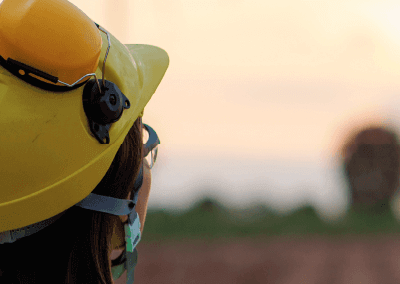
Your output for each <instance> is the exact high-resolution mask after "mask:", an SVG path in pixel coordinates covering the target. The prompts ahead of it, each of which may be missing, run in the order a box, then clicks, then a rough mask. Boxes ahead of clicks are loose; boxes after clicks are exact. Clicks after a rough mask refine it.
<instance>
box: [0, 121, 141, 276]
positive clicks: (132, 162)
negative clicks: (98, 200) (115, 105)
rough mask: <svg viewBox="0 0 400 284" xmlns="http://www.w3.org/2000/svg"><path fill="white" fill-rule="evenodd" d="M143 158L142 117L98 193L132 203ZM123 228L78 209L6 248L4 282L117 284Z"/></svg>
mask: <svg viewBox="0 0 400 284" xmlns="http://www.w3.org/2000/svg"><path fill="white" fill-rule="evenodd" d="M142 159H143V140H142V136H141V118H140V117H139V118H138V119H137V120H136V121H135V123H134V124H133V126H132V127H131V129H130V130H129V132H128V134H127V136H126V138H125V140H124V142H123V143H122V144H121V146H120V148H119V150H118V152H117V154H116V156H115V158H114V160H113V162H112V164H111V166H110V168H109V169H108V171H107V173H106V175H105V176H104V177H103V179H102V180H101V181H100V183H99V184H98V185H97V186H96V188H95V189H94V190H93V191H92V192H93V193H96V194H99V195H105V196H111V197H115V198H119V199H126V198H127V197H128V194H129V192H130V191H131V190H133V188H134V187H133V185H134V182H135V179H136V177H137V176H138V173H139V170H140V166H141V162H142ZM77 190H78V189H77ZM60 198H62V196H60ZM118 225H120V226H122V221H121V220H120V218H119V217H118V216H114V215H111V214H107V213H102V212H97V211H92V210H88V209H84V208H81V207H78V206H73V207H71V208H69V209H68V210H66V213H65V214H64V215H63V216H62V217H61V218H60V219H59V220H57V221H56V222H54V223H53V224H51V225H50V226H48V227H46V228H45V229H43V230H41V231H39V232H37V233H35V234H33V235H31V236H29V237H26V238H22V239H20V240H17V241H16V242H15V243H11V244H3V245H0V283H7V284H12V283H19V284H25V283H69V284H73V283H76V284H82V283H85V284H91V283H93V284H99V283H101V284H112V283H113V281H112V275H111V261H110V253H111V250H112V249H113V248H112V247H111V237H112V235H113V229H114V227H115V226H118Z"/></svg>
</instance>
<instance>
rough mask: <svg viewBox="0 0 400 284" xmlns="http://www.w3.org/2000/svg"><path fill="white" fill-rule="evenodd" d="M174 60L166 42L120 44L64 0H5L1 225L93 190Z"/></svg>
mask: <svg viewBox="0 0 400 284" xmlns="http://www.w3.org/2000/svg"><path fill="white" fill-rule="evenodd" d="M168 64H169V58H168V55H167V53H166V52H165V51H164V50H162V49H160V48H158V47H155V46H151V45H141V44H130V45H124V44H122V43H121V42H120V41H118V40H117V39H116V38H115V37H114V36H113V35H111V34H110V33H109V32H107V31H106V30H105V29H104V28H102V27H101V26H99V25H98V24H96V23H94V22H93V21H92V20H91V19H90V18H89V17H88V16H87V15H85V14H84V13H83V12H82V11H81V10H79V9H78V8H77V7H76V6H74V5H73V4H72V3H70V2H68V1H67V0H4V1H3V2H2V3H1V4H0V232H4V231H8V230H13V229H16V228H22V227H24V226H28V225H30V224H34V223H37V222H40V221H43V220H46V219H48V218H51V217H53V216H55V215H57V214H59V213H61V212H63V211H65V210H67V209H68V208H70V207H72V206H74V205H75V204H77V203H79V202H80V201H81V200H83V199H84V198H85V197H87V196H88V195H89V194H90V193H91V192H92V191H93V189H94V188H95V187H96V185H97V184H98V183H99V182H100V181H101V179H102V178H103V177H104V175H105V174H106V172H107V170H108V168H109V167H110V165H111V163H112V161H113V159H114V157H115V155H116V153H117V151H118V149H119V147H120V145H121V144H122V142H123V141H124V139H125V136H126V135H127V133H128V131H129V129H130V128H131V127H132V125H133V123H134V121H135V120H136V119H137V118H138V117H139V116H141V115H143V110H144V108H145V106H146V104H147V103H148V102H149V100H150V99H151V97H152V95H153V94H154V92H155V91H156V89H157V87H158V85H159V83H160V82H161V79H162V78H163V76H164V74H165V72H166V70H167V68H168ZM92 77H95V79H91V78H92Z"/></svg>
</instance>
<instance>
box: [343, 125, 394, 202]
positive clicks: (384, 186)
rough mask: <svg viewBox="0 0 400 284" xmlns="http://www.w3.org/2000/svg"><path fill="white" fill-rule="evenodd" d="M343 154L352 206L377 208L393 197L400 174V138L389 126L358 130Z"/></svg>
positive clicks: (348, 140) (344, 147)
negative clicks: (377, 205)
mask: <svg viewBox="0 0 400 284" xmlns="http://www.w3.org/2000/svg"><path fill="white" fill-rule="evenodd" d="M341 152H342V157H343V168H344V173H345V176H346V178H347V181H348V182H349V185H350V188H351V204H352V206H356V207H358V206H359V205H361V206H367V207H369V206H374V205H376V204H380V203H387V201H388V200H390V199H391V198H392V197H393V195H394V194H395V193H396V191H397V189H398V186H399V173H400V161H399V160H400V151H399V139H398V136H397V134H396V132H395V131H394V130H392V129H389V128H388V127H385V126H367V127H364V128H363V129H356V130H355V131H354V132H353V133H352V134H351V135H350V136H349V137H348V139H347V141H346V142H345V143H344V145H343V148H342V149H341ZM386 205H388V204H386Z"/></svg>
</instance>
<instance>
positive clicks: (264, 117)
mask: <svg viewBox="0 0 400 284" xmlns="http://www.w3.org/2000/svg"><path fill="white" fill-rule="evenodd" d="M1 2H2V1H1V0H0V3H1ZM70 2H72V3H73V4H74V5H76V6H77V7H79V8H80V9H81V10H82V11H84V12H85V13H86V14H87V15H88V16H89V17H91V18H92V19H93V20H94V21H96V22H97V23H98V24H100V25H101V26H103V27H104V28H105V29H107V30H108V31H110V32H111V33H112V34H114V35H115V36H116V37H117V38H118V39H119V40H120V41H121V42H122V43H124V44H150V45H155V46H158V47H161V48H163V49H164V50H166V51H167V53H168V55H169V58H170V65H169V68H168V70H167V72H166V74H165V77H164V79H163V80H162V82H161V84H160V85H159V87H158V89H157V91H156V93H155V94H154V96H153V98H152V99H151V101H150V102H149V103H148V105H147V107H146V109H145V112H144V117H143V121H144V123H146V124H148V125H150V126H151V127H152V128H154V130H155V131H156V132H157V134H158V135H159V138H160V140H161V144H160V146H159V152H158V157H157V162H156V164H155V166H154V167H153V169H152V188H151V196H150V199H149V213H148V216H147V219H146V226H145V230H144V234H143V238H142V242H141V244H140V245H139V247H140V249H139V252H140V253H139V258H140V260H139V264H138V267H137V271H138V272H137V275H138V276H137V277H138V278H137V279H140V280H138V281H140V282H143V283H155V282H156V283H205V282H209V283H353V282H354V283H392V282H390V281H394V280H393V279H395V280H396V281H400V275H399V271H400V263H399V262H398V260H397V258H398V257H397V256H396V254H395V252H396V251H397V250H396V249H394V248H395V247H396V248H398V249H399V251H398V253H399V254H400V245H399V242H398V241H397V239H399V238H397V232H400V230H399V228H398V220H399V219H400V209H399V207H400V206H399V205H400V202H399V197H398V191H397V189H398V186H399V184H398V181H399V166H398V164H399V161H398V160H399V154H398V140H397V135H398V133H399V132H400V113H399V112H398V109H399V108H400V96H399V92H400V80H399V76H400V68H399V67H400V17H399V14H400V2H399V1H394V0H393V1H392V0H387V1H385V0H379V1H378V0H371V1H361V0H346V1H341V0H340V1H330V0H329V1H328V0H326V1H295V0H281V1H265V0H250V1H243V0H231V1H227V0H202V1H195V0H163V1H161V0H96V1H95V0H70ZM367 129H370V130H369V132H368V131H367V132H363V131H364V130H367ZM357 135H359V136H357ZM357 212H358V213H357ZM371 212H372V213H371ZM371 233H373V234H374V235H377V234H378V233H379V234H380V235H381V234H384V235H385V236H386V237H388V236H394V237H392V239H390V240H389V239H384V241H380V243H379V244H378V243H376V242H378V241H365V242H364V239H363V238H361V235H363V236H364V235H370V234H371ZM304 234H307V235H312V236H314V237H315V236H322V237H321V238H322V239H321V238H319V239H318V240H317V239H314V237H313V238H311V237H307V238H305V237H304ZM354 234H355V235H356V237H355V238H354V239H351V237H350V235H354ZM294 235H296V236H298V237H296V238H295V237H293V236H294ZM338 235H340V236H343V235H348V237H347V239H345V240H343V239H340V242H343V243H341V245H340V246H339V243H338V242H339V240H337V239H336V241H333V240H332V239H330V238H329V241H327V239H326V238H328V237H329V236H338ZM267 236H268V238H267ZM274 236H278V237H277V238H274ZM288 236H289V237H288ZM290 236H292V237H290ZM237 237H239V238H241V240H243V241H238V239H237ZM231 238H235V241H229V239H231ZM183 240H186V242H183ZM189 240H191V242H193V243H192V246H191V247H185V245H187V244H188V243H189V242H190V241H189ZM293 240H296V241H295V242H294V241H293ZM374 240H375V239H374ZM293 242H294V243H293ZM326 242H329V244H327V243H326ZM349 242H350V243H349ZM371 242H372V243H371ZM374 242H375V243H374ZM388 243H390V245H388ZM255 244H257V245H255ZM302 246H303V247H302ZM288 248H290V251H289V252H287V253H285V252H284V250H285V249H288ZM311 248H314V249H315V248H318V249H317V251H314V250H312V249H311ZM218 249H221V250H222V251H220V252H219V253H217V251H218ZM140 250H141V251H140ZM350 251H353V254H352V256H346V257H347V258H346V257H345V256H344V254H346V253H349V252H350ZM383 251H384V252H386V254H385V255H381V254H382V252H383ZM205 252H209V254H207V255H206V254H204V253H205ZM313 252H314V253H313ZM185 253H186V255H185ZM238 253H242V254H241V255H238ZM379 253H381V254H379ZM203 254H204V255H203ZM397 255H398V254H397ZM328 256H331V257H328ZM152 257H153V258H152ZM202 257H204V258H202ZM332 257H333V258H332ZM335 257H336V258H335ZM202 259H203V260H202ZM217 259H220V262H218V261H217ZM290 259H292V261H289V260H290ZM293 259H295V260H293ZM312 259H314V262H313V261H312ZM327 259H330V260H327ZM367 260H368V261H369V262H368V261H367ZM378 260H379V261H378ZM190 261H195V262H194V263H193V264H189V263H191V262H190ZM196 261H197V262H196ZM307 261H308V262H307ZM310 261H311V262H310ZM371 261H375V262H376V263H375V264H371V263H370V262H371ZM389 262H390V265H382V263H386V264H387V263H389ZM246 263H247V266H246V265H245V264H246ZM317 263H323V264H321V265H323V267H329V269H331V270H332V269H334V271H336V274H335V273H330V272H329V271H330V270H329V269H321V267H320V266H318V267H317ZM379 263H380V264H379ZM167 264H168V265H169V266H168V265H167ZM339 264H340V265H339ZM378 264H379V265H378ZM190 265H192V266H190ZM201 265H203V266H201ZM204 265H205V266H204ZM207 265H208V266H207ZM343 265H344V266H343ZM352 265H353V266H352ZM354 265H356V266H354ZM374 265H375V266H376V267H378V268H376V269H375V270H374V269H372V268H371V267H375V266H374ZM203 267H204V268H203ZM290 267H292V268H290ZM383 267H386V268H383ZM388 267H390V269H391V271H390V272H389V271H388V269H389V268H388ZM289 268H290V269H289ZM311 268H312V269H311ZM340 269H341V270H340ZM363 269H364V270H365V271H367V270H368V271H372V270H373V271H374V272H373V273H372V272H365V271H364V270H363ZM385 269H386V270H385ZM338 270H340V271H343V273H342V274H340V273H339V274H338V273H337V271H338ZM150 271H151V275H152V276H150ZM215 271H218V272H215ZM288 271H290V273H288ZM312 271H319V273H320V274H323V276H321V275H320V276H316V275H317V274H318V273H317V272H312ZM321 271H322V272H321ZM377 271H380V272H379V273H381V274H382V275H386V276H387V275H391V277H392V278H391V280H390V281H389V280H388V282H382V281H380V282H378V280H376V281H377V282H375V281H374V279H384V278H382V277H383V276H382V275H381V274H379V273H378V272H377ZM382 271H383V272H382ZM213 272H215V273H216V275H219V276H220V277H221V279H219V278H218V277H217V276H212V278H204V277H211V276H210V275H214V274H212V273H213ZM235 273H236V274H235ZM346 273H347V274H346ZM368 273H372V274H371V275H372V276H371V275H370V274H368ZM334 274H335V275H336V276H337V275H342V276H340V277H342V278H340V277H339V276H337V277H336V278H335V277H333V275H334ZM162 275H164V276H162ZM165 275H166V276H165ZM221 275H222V276H221ZM233 275H237V276H235V277H236V278H229V277H234V276H233ZM257 275H258V276H257ZM273 275H275V276H276V277H275V278H273ZM318 275H319V274H318ZM346 275H347V276H346ZM378 276H379V277H378ZM135 277H136V276H135ZM149 277H150V278H149ZM157 277H158V278H157ZM196 277H197V278H196ZM201 277H203V278H201ZM279 277H280V278H279ZM321 277H326V279H330V281H326V279H325V278H324V279H325V280H321V279H322V278H321ZM338 277H339V278H338ZM374 277H375V278H374ZM146 279H147V281H148V282H146ZM148 279H151V281H150V280H148ZM196 279H197V280H196ZM199 279H200V280H199ZM218 279H219V280H218ZM277 279H279V280H277ZM299 279H301V280H299ZM152 281H153V282H152ZM196 281H197V282H196Z"/></svg>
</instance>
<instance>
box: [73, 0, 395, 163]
mask: <svg viewBox="0 0 400 284" xmlns="http://www.w3.org/2000/svg"><path fill="white" fill-rule="evenodd" d="M71 2H72V3H74V4H76V5H77V6H78V7H80V8H81V9H83V10H84V11H85V12H86V13H88V14H89V15H90V16H91V17H92V18H97V19H98V21H99V22H101V23H102V24H103V25H104V26H105V27H106V28H107V29H109V30H110V31H111V32H112V33H114V34H116V36H117V37H119V38H120V40H121V41H122V42H123V43H147V44H153V45H157V46H159V47H162V48H164V49H165V50H166V51H167V52H168V54H169V56H170V67H169V69H168V71H167V73H166V76H165V78H164V80H163V81H162V83H161V85H160V87H159V89H158V91H157V92H156V94H155V96H154V97H153V99H152V101H150V103H149V105H148V107H147V108H146V112H145V114H146V115H145V119H146V120H147V121H148V123H151V125H154V126H155V128H157V129H159V130H158V131H159V132H160V137H162V138H163V139H162V141H163V144H164V145H163V146H164V147H165V148H164V149H171V151H172V150H174V149H177V148H179V149H182V148H183V150H182V151H184V150H185V149H186V151H187V152H189V153H191V154H192V155H198V156H199V155H200V156H203V155H210V156H213V155H216V154H217V155H224V156H232V155H240V156H243V157H244V156H246V157H249V156H251V157H253V158H256V156H259V157H263V158H265V157H270V156H274V157H280V156H281V157H287V158H289V157H293V158H294V159H296V158H299V159H300V158H306V157H311V156H315V155H321V154H322V155H326V153H327V152H329V149H330V147H331V146H332V145H331V144H332V143H334V142H332V140H335V139H337V133H338V132H343V130H341V128H342V125H343V123H347V122H348V120H349V119H350V118H354V117H356V119H359V118H362V117H363V116H364V117H365V118H364V119H371V115H373V117H380V116H382V114H381V113H380V112H379V111H380V104H382V103H386V102H387V101H388V100H389V101H390V100H391V99H392V97H393V96H394V94H395V93H396V92H397V89H398V87H399V86H400V83H398V82H399V80H398V77H399V75H400V68H398V67H399V66H400V57H399V50H400V20H399V19H398V17H397V16H396V15H398V14H399V13H398V12H400V4H399V3H397V2H396V1H274V2H271V1H261V0H260V1H215V0H208V1H201V2H199V1H194V0H191V1H187V0H186V1H178V0H175V1H155V0H153V1H118V3H119V5H108V6H107V1H104V0H103V3H104V7H106V8H107V13H108V16H107V18H105V17H104V11H101V10H89V9H91V7H93V5H91V2H94V1H87V0H86V1H85V2H84V1H78V0H75V1H71ZM110 2H111V1H110ZM113 3H114V2H113ZM124 3H125V4H124ZM95 6H96V7H97V9H99V7H101V5H95ZM126 11H130V13H129V14H128V13H127V12H126ZM128 15H130V17H129V16H128ZM125 27H126V28H127V30H128V31H127V30H124V28H125ZM335 137H336V138H335ZM339 140H340V139H339ZM335 141H336V140H335ZM338 143H339V142H338ZM254 147H257V152H255V151H254V149H255V148H254ZM193 148H195V149H196V151H193V150H192V149H193ZM324 153H325V154H324Z"/></svg>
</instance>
